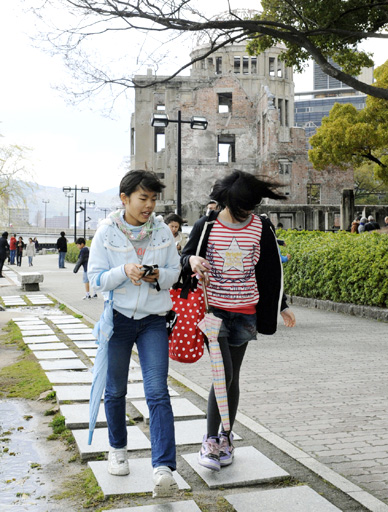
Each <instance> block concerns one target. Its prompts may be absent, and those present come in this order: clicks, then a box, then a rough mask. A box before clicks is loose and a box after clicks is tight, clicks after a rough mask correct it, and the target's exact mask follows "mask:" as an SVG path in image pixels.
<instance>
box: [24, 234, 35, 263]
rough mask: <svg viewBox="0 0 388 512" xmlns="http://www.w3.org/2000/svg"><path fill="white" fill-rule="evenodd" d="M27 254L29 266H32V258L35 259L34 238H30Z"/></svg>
mask: <svg viewBox="0 0 388 512" xmlns="http://www.w3.org/2000/svg"><path fill="white" fill-rule="evenodd" d="M26 256H27V257H28V266H29V267H32V266H33V265H32V260H33V259H34V256H35V244H34V241H33V240H32V238H29V239H28V244H27V247H26Z"/></svg>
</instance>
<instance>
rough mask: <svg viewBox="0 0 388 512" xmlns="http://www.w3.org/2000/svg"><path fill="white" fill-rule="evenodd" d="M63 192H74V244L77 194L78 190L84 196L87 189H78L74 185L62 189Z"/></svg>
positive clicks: (75, 239) (75, 238)
mask: <svg viewBox="0 0 388 512" xmlns="http://www.w3.org/2000/svg"><path fill="white" fill-rule="evenodd" d="M62 190H63V192H65V193H68V192H71V191H72V190H74V243H75V242H76V241H77V213H78V212H77V192H78V190H80V191H81V192H83V193H84V194H87V193H88V192H89V187H81V188H78V187H77V185H75V187H74V188H72V187H62Z"/></svg>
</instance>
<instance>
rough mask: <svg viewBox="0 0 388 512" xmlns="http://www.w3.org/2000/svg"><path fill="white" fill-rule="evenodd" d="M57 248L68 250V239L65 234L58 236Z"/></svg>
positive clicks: (62, 250)
mask: <svg viewBox="0 0 388 512" xmlns="http://www.w3.org/2000/svg"><path fill="white" fill-rule="evenodd" d="M57 249H58V250H59V251H61V252H67V240H66V238H65V237H64V236H61V237H60V238H58V240H57Z"/></svg>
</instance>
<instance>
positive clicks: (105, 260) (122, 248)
mask: <svg viewBox="0 0 388 512" xmlns="http://www.w3.org/2000/svg"><path fill="white" fill-rule="evenodd" d="M126 263H139V259H138V257H137V254H136V251H135V248H134V246H133V244H132V243H131V241H130V240H129V239H128V238H127V237H126V236H125V235H124V233H123V232H122V231H121V230H120V229H119V228H118V227H117V225H116V224H115V222H114V221H113V220H112V219H110V218H109V217H108V218H107V219H105V221H103V223H102V225H101V226H100V227H99V228H98V230H97V232H96V234H95V236H94V238H93V241H92V245H91V248H90V256H89V263H88V277H89V282H90V285H91V286H92V287H93V288H94V289H95V290H99V291H100V292H102V294H103V295H104V297H105V299H107V298H108V295H109V293H108V292H109V291H110V290H113V292H114V293H113V304H114V308H115V309H116V310H117V311H119V312H120V313H122V314H123V315H125V316H127V317H129V318H134V319H135V320H139V319H141V318H144V317H146V316H148V315H151V314H154V315H163V314H166V313H167V312H168V311H169V310H170V309H171V308H172V301H171V299H170V293H169V288H171V286H172V285H173V284H174V283H175V282H176V281H177V280H178V277H179V273H180V265H179V255H178V251H177V249H176V246H175V242H174V239H173V235H172V233H171V231H170V229H169V227H168V226H167V225H166V224H164V222H163V221H162V220H161V218H158V217H155V218H154V230H153V232H152V235H151V238H150V242H149V244H148V246H147V249H146V251H145V253H144V256H143V261H142V263H143V264H144V265H158V267H159V279H158V281H159V286H160V288H161V290H160V291H157V290H156V287H155V285H154V284H153V283H146V282H145V281H142V282H141V285H140V286H135V285H134V284H132V282H131V280H130V279H128V277H127V276H126V274H125V271H124V265H125V264H126Z"/></svg>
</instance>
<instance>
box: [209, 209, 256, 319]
mask: <svg viewBox="0 0 388 512" xmlns="http://www.w3.org/2000/svg"><path fill="white" fill-rule="evenodd" d="M261 232H262V221H261V219H260V218H259V217H257V216H256V215H252V217H251V219H249V221H248V222H244V223H241V224H237V225H233V224H229V223H226V222H225V223H224V222H221V221H220V220H219V219H217V220H216V222H215V223H214V226H213V229H212V230H211V232H210V235H209V242H208V244H207V250H206V259H207V260H208V262H209V263H210V265H211V271H210V273H209V278H210V283H209V286H208V298H209V304H210V305H211V306H214V307H216V308H221V309H227V310H229V311H236V312H239V313H246V314H254V313H256V304H257V303H258V301H259V291H258V289H257V283H256V275H255V265H256V264H257V262H258V261H259V259H260V240H261Z"/></svg>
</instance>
